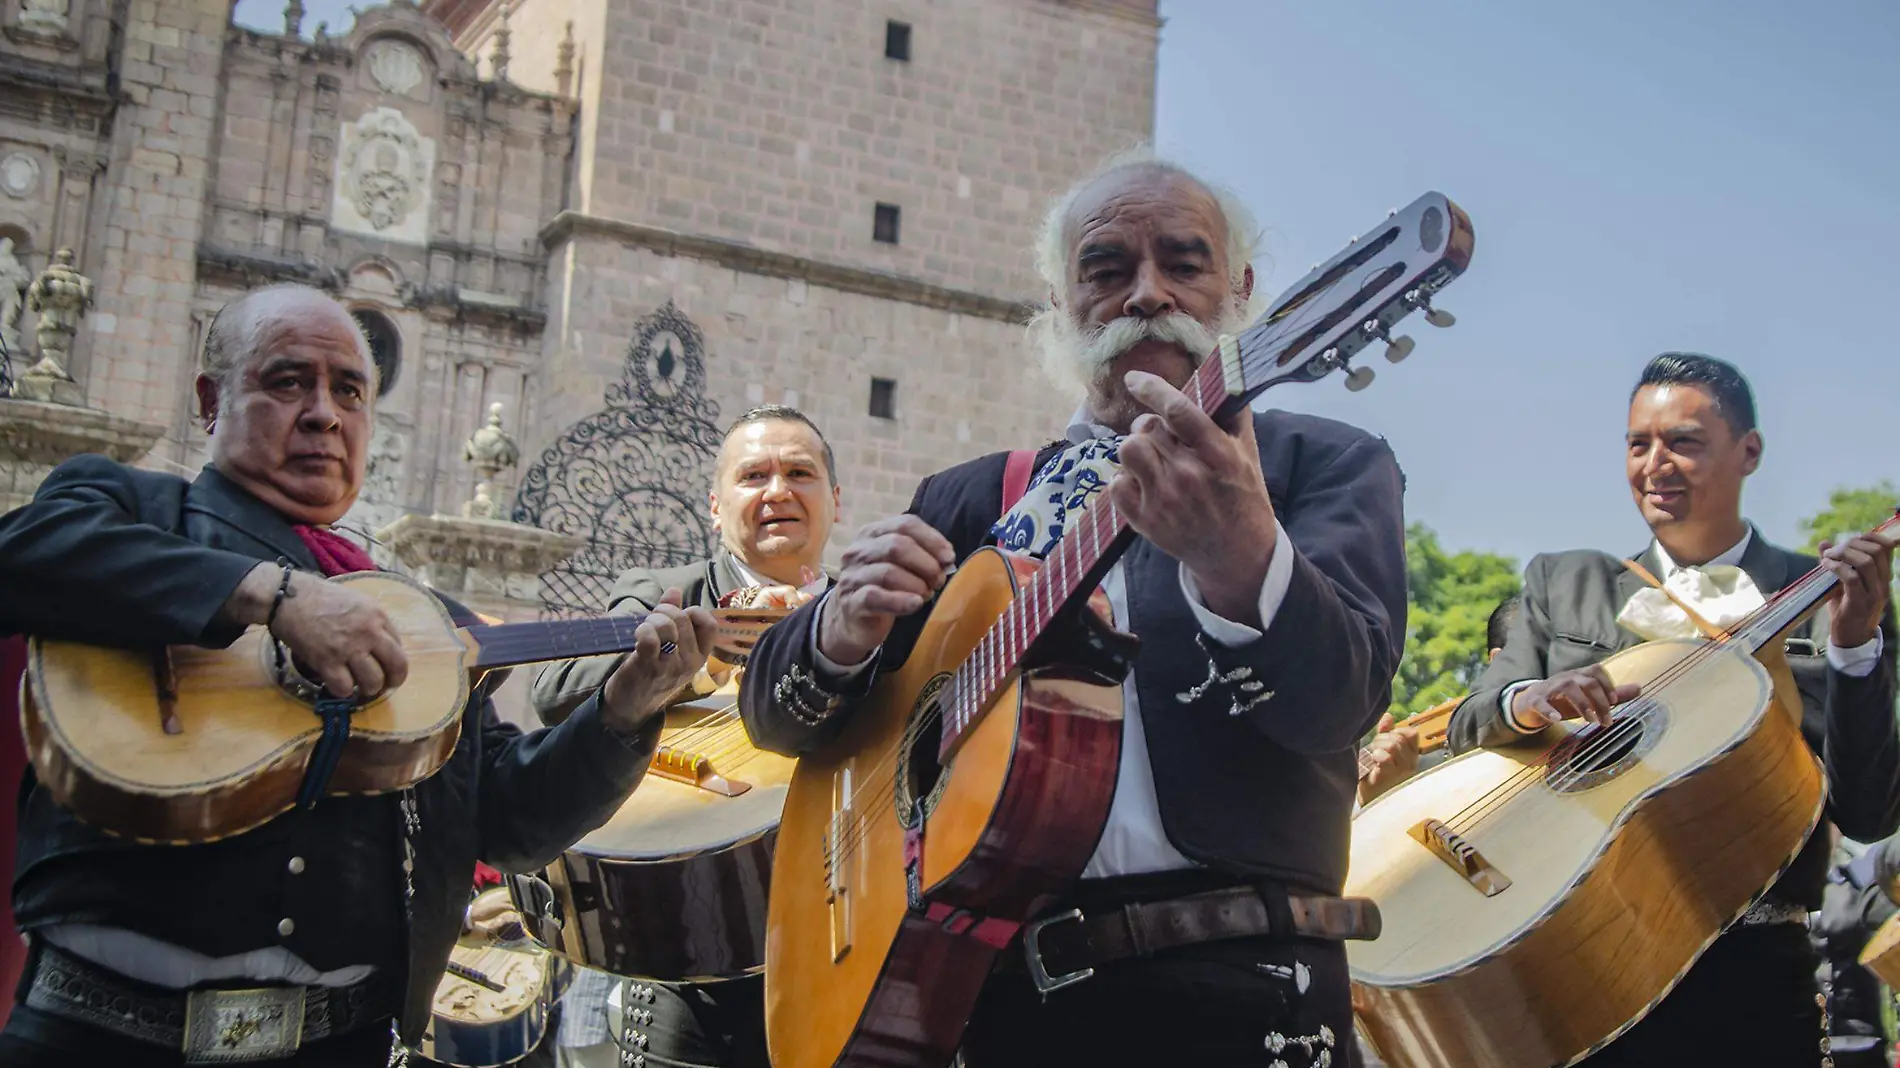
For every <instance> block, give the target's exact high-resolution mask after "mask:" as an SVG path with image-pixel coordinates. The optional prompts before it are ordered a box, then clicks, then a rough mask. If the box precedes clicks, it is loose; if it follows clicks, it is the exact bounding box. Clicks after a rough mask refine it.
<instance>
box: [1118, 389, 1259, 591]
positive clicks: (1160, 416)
mask: <svg viewBox="0 0 1900 1068" xmlns="http://www.w3.org/2000/svg"><path fill="white" fill-rule="evenodd" d="M1124 381H1126V382H1127V384H1128V392H1129V393H1130V394H1131V395H1133V396H1134V398H1135V399H1136V400H1138V401H1140V402H1141V404H1142V406H1143V407H1145V408H1147V409H1148V413H1147V414H1144V415H1141V416H1139V417H1137V418H1136V419H1135V423H1134V426H1133V427H1132V428H1131V433H1130V434H1129V436H1128V440H1126V441H1124V442H1122V447H1121V466H1122V469H1121V473H1120V474H1119V475H1117V476H1115V480H1114V482H1112V483H1111V484H1110V486H1109V490H1110V492H1111V493H1112V494H1113V499H1114V502H1115V507H1117V508H1119V509H1121V513H1122V515H1123V516H1125V517H1126V518H1127V519H1128V524H1129V525H1130V526H1132V527H1134V528H1135V531H1136V532H1137V533H1139V534H1140V535H1142V536H1143V537H1145V538H1147V539H1148V540H1149V541H1151V542H1153V543H1154V544H1155V546H1156V547H1157V548H1159V549H1160V550H1161V551H1162V552H1165V553H1167V554H1168V555H1169V556H1172V557H1174V558H1175V559H1176V560H1179V561H1181V562H1182V563H1183V564H1186V565H1187V568H1188V571H1189V572H1191V573H1192V574H1193V575H1194V581H1195V582H1196V583H1197V584H1198V585H1199V586H1200V588H1201V595H1202V596H1203V597H1204V598H1206V601H1207V608H1208V610H1209V611H1212V612H1213V613H1214V614H1215V615H1218V616H1220V617H1221V618H1223V619H1231V620H1233V621H1234V622H1236V623H1243V624H1246V625H1248V626H1253V627H1257V626H1259V625H1260V587H1261V584H1262V583H1264V582H1265V581H1266V578H1267V564H1268V562H1270V561H1271V560H1272V559H1273V550H1274V543H1275V539H1276V538H1277V537H1278V535H1277V533H1276V531H1275V528H1274V517H1273V502H1272V501H1270V500H1268V499H1267V487H1266V482H1265V480H1264V479H1263V478H1262V477H1261V474H1260V451H1259V448H1258V446H1256V445H1255V444H1254V436H1253V412H1252V411H1251V410H1250V409H1247V408H1242V409H1241V410H1240V412H1239V413H1237V414H1236V415H1235V416H1234V420H1233V421H1234V424H1235V425H1234V426H1233V427H1231V428H1223V427H1222V426H1220V425H1219V424H1217V423H1215V422H1214V420H1213V419H1212V418H1211V417H1209V416H1208V414H1207V413H1206V412H1203V411H1201V408H1200V406H1199V405H1197V404H1195V403H1194V402H1193V401H1191V400H1189V399H1188V398H1187V395H1186V394H1184V393H1182V392H1181V391H1180V390H1178V389H1175V388H1174V387H1173V386H1170V385H1168V383H1167V382H1166V381H1164V380H1163V379H1161V378H1159V377H1157V376H1155V375H1151V374H1149V373H1147V372H1146V371H1130V372H1128V376H1127V378H1126V379H1124Z"/></svg>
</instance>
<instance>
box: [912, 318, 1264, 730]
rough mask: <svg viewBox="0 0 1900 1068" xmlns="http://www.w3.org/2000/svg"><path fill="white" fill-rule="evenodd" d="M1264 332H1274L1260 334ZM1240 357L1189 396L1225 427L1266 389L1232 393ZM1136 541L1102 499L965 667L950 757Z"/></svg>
mask: <svg viewBox="0 0 1900 1068" xmlns="http://www.w3.org/2000/svg"><path fill="white" fill-rule="evenodd" d="M1260 329H1267V328H1266V327H1262V328H1256V330H1260ZM1250 333H1252V331H1250ZM1235 359H1238V348H1237V347H1236V346H1235V345H1234V344H1233V343H1232V342H1230V343H1228V344H1226V345H1223V346H1222V348H1221V349H1220V350H1218V351H1217V352H1216V353H1215V355H1214V356H1211V357H1210V358H1208V359H1207V360H1204V361H1202V363H1201V367H1200V369H1199V370H1198V371H1196V372H1195V374H1194V377H1193V378H1192V379H1190V380H1189V381H1188V383H1187V385H1186V386H1185V387H1184V388H1183V390H1182V392H1184V393H1185V394H1187V396H1188V397H1189V398H1190V399H1192V400H1193V401H1194V402H1195V403H1196V404H1198V405H1199V406H1200V408H1201V410H1202V411H1203V412H1206V413H1207V414H1208V415H1210V416H1212V417H1213V418H1214V419H1215V420H1216V421H1220V422H1225V421H1226V420H1227V419H1228V418H1230V417H1231V416H1232V415H1234V413H1236V412H1238V411H1240V410H1241V409H1244V408H1245V407H1246V406H1247V402H1248V401H1249V400H1250V399H1252V397H1253V396H1255V395H1257V394H1259V393H1260V392H1262V391H1263V390H1264V389H1265V387H1264V386H1263V387H1261V388H1260V389H1255V390H1252V391H1246V392H1230V391H1229V389H1228V387H1227V379H1226V377H1225V373H1224V370H1223V367H1224V366H1233V363H1232V361H1233V360H1235ZM1134 540H1135V532H1134V530H1133V529H1132V528H1131V527H1129V525H1128V521H1127V519H1125V518H1124V517H1123V516H1122V514H1121V510H1120V509H1118V508H1116V507H1115V504H1114V502H1113V501H1112V500H1110V499H1109V496H1108V494H1107V493H1106V492H1103V493H1098V494H1097V495H1096V496H1095V498H1094V499H1093V500H1091V501H1090V502H1089V506H1088V508H1087V509H1086V510H1085V511H1084V512H1083V513H1082V517H1081V518H1080V519H1079V520H1076V521H1073V522H1072V523H1071V525H1070V526H1069V528H1068V529H1067V530H1066V531H1064V532H1063V535H1062V538H1061V540H1060V541H1058V542H1057V543H1056V547H1055V548H1054V549H1052V550H1050V552H1049V555H1048V556H1047V557H1045V558H1044V559H1043V562H1042V567H1041V568H1040V569H1039V570H1038V571H1037V572H1036V574H1035V576H1034V577H1033V578H1032V579H1031V580H1030V582H1029V584H1028V586H1027V587H1026V588H1025V589H1024V590H1023V591H1022V593H1021V594H1020V595H1018V596H1017V598H1016V600H1014V601H1012V602H1011V603H1010V606H1009V607H1008V608H1007V609H1006V610H1005V611H1004V612H1003V615H1002V616H1001V618H999V619H998V620H997V621H996V623H995V624H993V625H992V626H991V627H990V631H989V633H988V634H986V635H984V636H983V639H982V640H981V641H980V642H978V643H977V647H976V648H975V649H974V650H973V651H972V652H971V653H970V656H969V658H968V659H967V660H965V661H964V664H963V666H962V667H961V668H960V669H958V672H957V680H956V687H955V691H954V694H953V696H952V698H951V700H950V702H949V704H948V706H947V707H946V708H945V710H944V716H943V741H942V749H943V751H944V752H946V753H947V752H950V751H951V750H952V749H954V748H955V746H956V743H957V739H958V738H960V737H961V736H962V735H963V733H964V732H965V731H967V730H968V729H969V728H970V727H971V726H972V725H973V724H974V723H975V722H976V720H977V718H978V717H979V716H981V715H982V713H983V711H984V710H985V709H987V708H988V707H989V705H990V702H991V701H993V700H994V699H995V698H996V695H997V694H998V693H999V692H1001V691H1002V689H1003V687H1004V686H1005V685H1007V683H1008V681H1009V679H1010V678H1011V676H1012V675H1014V674H1015V673H1016V672H1017V670H1018V669H1019V667H1020V665H1021V663H1022V658H1023V654H1024V653H1025V652H1027V651H1028V650H1029V648H1030V647H1031V646H1033V645H1034V644H1035V643H1036V641H1037V639H1039V638H1040V637H1041V636H1042V634H1043V632H1044V631H1045V630H1046V629H1048V627H1049V625H1050V624H1051V623H1053V622H1055V621H1056V620H1057V619H1058V618H1060V617H1062V615H1063V614H1064V613H1065V612H1067V611H1068V610H1069V609H1070V608H1071V607H1072V606H1075V605H1079V604H1081V603H1082V602H1084V601H1086V600H1087V599H1088V595H1089V593H1090V592H1091V591H1093V590H1094V589H1095V587H1096V586H1097V585H1099V584H1100V583H1101V581H1102V579H1104V578H1105V577H1107V575H1108V572H1109V569H1110V568H1112V567H1114V566H1115V561H1116V560H1117V559H1119V558H1120V557H1121V554H1122V553H1123V552H1124V551H1125V550H1126V549H1127V548H1128V546H1129V544H1130V543H1131V542H1133V541H1134Z"/></svg>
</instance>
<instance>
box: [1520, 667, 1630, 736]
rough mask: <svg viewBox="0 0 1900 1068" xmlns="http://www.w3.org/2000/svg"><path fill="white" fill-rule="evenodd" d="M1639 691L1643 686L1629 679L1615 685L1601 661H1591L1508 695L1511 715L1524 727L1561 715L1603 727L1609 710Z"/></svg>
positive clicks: (1563, 717)
mask: <svg viewBox="0 0 1900 1068" xmlns="http://www.w3.org/2000/svg"><path fill="white" fill-rule="evenodd" d="M1642 692H1643V688H1642V687H1641V686H1638V685H1637V684H1635V683H1633V682H1626V683H1623V684H1621V685H1618V684H1617V683H1616V682H1614V681H1612V680H1611V679H1610V673H1609V672H1607V671H1605V670H1603V665H1601V664H1591V665H1590V666H1589V667H1583V668H1578V669H1577V670H1575V671H1559V672H1558V673H1557V674H1555V675H1552V676H1551V677H1550V678H1547V679H1539V680H1537V681H1536V682H1533V683H1531V684H1530V685H1529V686H1526V687H1524V688H1523V689H1521V690H1519V691H1517V693H1516V694H1514V695H1512V698H1511V718H1513V719H1515V720H1517V722H1518V724H1519V725H1520V726H1523V727H1526V728H1531V727H1542V726H1543V725H1544V724H1548V723H1556V722H1557V721H1559V720H1565V719H1582V720H1588V721H1589V722H1591V723H1594V724H1596V725H1598V726H1600V727H1607V726H1609V725H1610V712H1611V711H1612V710H1613V709H1615V708H1616V706H1617V705H1620V704H1622V703H1624V702H1625V701H1633V700H1635V699H1636V698H1637V696H1638V695H1640V694H1641V693H1642Z"/></svg>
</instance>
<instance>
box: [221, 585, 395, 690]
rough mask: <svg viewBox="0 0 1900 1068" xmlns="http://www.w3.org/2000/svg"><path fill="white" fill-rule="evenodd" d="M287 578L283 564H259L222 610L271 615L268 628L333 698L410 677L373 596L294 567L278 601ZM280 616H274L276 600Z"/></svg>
mask: <svg viewBox="0 0 1900 1068" xmlns="http://www.w3.org/2000/svg"><path fill="white" fill-rule="evenodd" d="M283 580H284V569H283V567H282V566H281V565H278V564H258V565H257V566H256V567H254V568H252V569H251V570H250V572H249V573H247V574H246V575H245V576H244V579H243V581H242V582H240V583H238V587H237V589H236V590H234V591H233V592H232V594H231V596H230V598H229V599H228V600H226V602H225V606H224V610H225V613H226V614H227V615H228V616H230V617H231V618H232V619H234V620H236V621H238V622H240V623H263V622H265V621H266V620H267V619H268V620H270V631H271V634H272V635H273V636H275V637H276V638H277V640H279V641H281V642H283V643H284V648H285V649H287V650H289V651H290V655H291V657H292V658H294V659H295V660H296V662H297V664H298V665H299V667H300V668H301V669H303V670H305V671H307V672H309V674H310V677H311V678H312V679H314V680H315V681H318V682H321V683H322V684H323V688H324V689H325V690H327V691H328V692H329V693H330V694H331V695H332V696H335V697H348V696H350V695H351V694H352V693H354V694H357V695H358V696H360V697H362V698H363V699H368V698H370V697H373V696H375V695H376V694H379V693H382V692H383V691H384V690H393V689H395V688H396V687H398V686H401V685H402V684H403V681H404V680H405V679H407V678H408V677H409V657H408V655H407V654H406V653H404V652H403V649H402V638H401V637H400V636H399V635H398V634H397V632H396V624H395V623H394V622H392V621H391V620H390V618H389V613H387V612H385V611H383V606H382V605H381V604H380V603H378V602H377V600H376V599H375V598H374V597H371V596H370V595H368V594H366V593H363V592H362V591H361V590H356V589H352V588H351V587H349V586H348V585H345V584H343V583H340V582H329V581H326V580H324V579H323V578H322V577H321V576H318V575H313V574H310V573H308V572H303V571H293V572H292V573H291V575H290V586H289V588H288V589H286V590H285V591H284V597H283V600H282V601H281V602H279V601H278V600H277V591H278V589H279V588H280V587H281V585H282V583H283ZM272 604H276V605H277V615H276V617H275V618H274V619H272V618H271V615H270V613H271V606H272Z"/></svg>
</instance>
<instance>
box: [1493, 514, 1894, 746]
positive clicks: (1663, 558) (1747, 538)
mask: <svg viewBox="0 0 1900 1068" xmlns="http://www.w3.org/2000/svg"><path fill="white" fill-rule="evenodd" d="M1754 541H1755V528H1754V527H1749V528H1748V529H1747V530H1745V531H1743V532H1742V540H1741V541H1738V542H1736V543H1735V544H1734V545H1731V546H1729V548H1728V549H1727V550H1726V551H1725V552H1722V553H1720V554H1718V555H1717V556H1716V557H1715V559H1713V560H1710V561H1709V562H1708V563H1706V564H1702V565H1700V566H1702V567H1714V566H1718V565H1727V566H1729V567H1740V566H1742V557H1744V556H1746V555H1748V547H1749V546H1750V545H1751V544H1753V543H1754ZM1649 547H1650V548H1651V549H1653V550H1655V553H1656V560H1657V563H1658V564H1660V565H1661V566H1660V568H1659V570H1660V572H1661V573H1660V574H1658V575H1657V576H1656V580H1657V581H1658V582H1668V581H1669V576H1671V575H1673V574H1675V573H1676V572H1677V571H1680V570H1682V565H1681V564H1678V563H1676V562H1675V561H1674V560H1672V559H1670V557H1669V550H1667V549H1665V548H1663V547H1662V542H1659V541H1651V542H1650V543H1649ZM1775 592H1776V591H1774V590H1763V591H1762V594H1763V595H1764V596H1767V597H1773V596H1774V595H1775ZM1880 650H1881V640H1880V631H1879V630H1878V629H1875V631H1874V636H1873V637H1872V638H1870V639H1868V640H1867V641H1865V642H1862V643H1861V644H1859V645H1856V646H1854V647H1852V648H1849V649H1843V648H1841V647H1840V646H1838V645H1835V644H1834V639H1833V636H1832V635H1830V636H1829V637H1828V642H1827V662H1828V664H1829V665H1830V666H1832V667H1833V668H1834V670H1836V671H1839V672H1840V673H1841V674H1843V675H1852V676H1854V677H1855V678H1864V677H1866V676H1867V675H1870V674H1872V673H1873V670H1874V665H1875V664H1876V663H1878V662H1879V661H1880ZM1540 681H1542V680H1539V679H1524V680H1522V681H1520V682H1514V683H1512V684H1510V685H1509V686H1506V687H1505V688H1504V693H1503V694H1501V695H1499V697H1498V703H1499V704H1500V705H1502V706H1503V708H1504V722H1506V723H1508V724H1510V726H1511V729H1512V730H1514V731H1517V732H1518V733H1519V734H1536V733H1537V732H1538V731H1540V730H1543V728H1542V727H1538V728H1536V729H1535V730H1526V729H1525V728H1524V725H1523V724H1521V723H1519V722H1518V721H1517V717H1516V716H1514V715H1512V714H1511V702H1512V701H1513V700H1515V699H1516V697H1517V694H1518V691H1519V690H1522V689H1524V688H1525V687H1526V686H1530V685H1533V684H1535V683H1537V682H1540Z"/></svg>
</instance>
